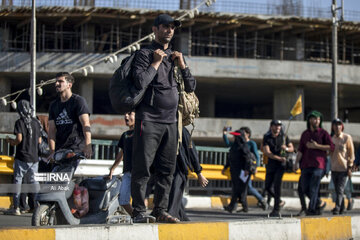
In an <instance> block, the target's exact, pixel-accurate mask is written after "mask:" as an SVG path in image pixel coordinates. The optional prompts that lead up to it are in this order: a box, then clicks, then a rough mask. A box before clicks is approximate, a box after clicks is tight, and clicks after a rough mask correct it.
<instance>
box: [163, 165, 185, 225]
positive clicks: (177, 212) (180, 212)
mask: <svg viewBox="0 0 360 240" xmlns="http://www.w3.org/2000/svg"><path fill="white" fill-rule="evenodd" d="M186 181H187V176H186V174H184V173H182V172H180V171H179V170H178V169H177V168H176V170H175V173H174V180H173V182H172V185H171V190H170V195H169V206H168V213H169V214H170V215H171V216H173V217H177V218H178V219H180V221H190V219H189V218H188V217H187V215H186V212H185V206H184V203H183V201H182V199H183V194H184V190H185V185H186Z"/></svg>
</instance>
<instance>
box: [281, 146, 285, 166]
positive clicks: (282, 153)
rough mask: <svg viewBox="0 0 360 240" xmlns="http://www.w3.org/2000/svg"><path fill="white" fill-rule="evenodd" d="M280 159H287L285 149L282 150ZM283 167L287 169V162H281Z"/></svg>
mask: <svg viewBox="0 0 360 240" xmlns="http://www.w3.org/2000/svg"><path fill="white" fill-rule="evenodd" d="M280 157H284V158H285V159H286V150H285V149H281V151H280ZM281 165H282V166H283V167H286V161H284V162H281Z"/></svg>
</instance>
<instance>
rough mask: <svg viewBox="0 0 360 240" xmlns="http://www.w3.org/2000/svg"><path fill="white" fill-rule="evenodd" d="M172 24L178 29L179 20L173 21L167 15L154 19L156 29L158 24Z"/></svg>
mask: <svg viewBox="0 0 360 240" xmlns="http://www.w3.org/2000/svg"><path fill="white" fill-rule="evenodd" d="M170 23H173V24H174V26H175V27H180V26H181V22H180V21H179V20H175V19H173V18H172V17H171V16H169V15H167V14H160V15H159V16H157V17H156V18H155V21H154V24H153V25H154V26H156V27H158V26H159V25H160V24H170Z"/></svg>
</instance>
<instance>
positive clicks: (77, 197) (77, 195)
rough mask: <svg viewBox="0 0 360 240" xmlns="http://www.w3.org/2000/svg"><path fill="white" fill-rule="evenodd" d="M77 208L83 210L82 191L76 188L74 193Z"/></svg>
mask: <svg viewBox="0 0 360 240" xmlns="http://www.w3.org/2000/svg"><path fill="white" fill-rule="evenodd" d="M73 197H74V204H75V208H77V209H79V208H81V191H80V189H79V188H75V189H74V192H73Z"/></svg>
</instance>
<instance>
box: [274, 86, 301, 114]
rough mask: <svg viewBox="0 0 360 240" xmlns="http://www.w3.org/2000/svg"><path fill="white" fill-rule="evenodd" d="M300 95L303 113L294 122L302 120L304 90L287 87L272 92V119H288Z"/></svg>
mask: <svg viewBox="0 0 360 240" xmlns="http://www.w3.org/2000/svg"><path fill="white" fill-rule="evenodd" d="M300 94H301V95H302V109H303V112H302V113H301V114H299V115H298V116H296V117H295V118H294V120H299V121H301V120H304V106H305V104H304V102H305V100H304V88H303V87H300V86H299V87H289V88H283V89H276V90H275V91H274V103H273V104H274V107H273V109H274V113H273V118H274V119H283V120H284V119H289V117H290V111H291V109H292V107H293V106H294V105H295V102H296V100H297V98H298V97H299V95H300Z"/></svg>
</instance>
